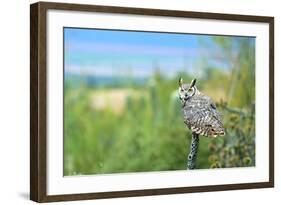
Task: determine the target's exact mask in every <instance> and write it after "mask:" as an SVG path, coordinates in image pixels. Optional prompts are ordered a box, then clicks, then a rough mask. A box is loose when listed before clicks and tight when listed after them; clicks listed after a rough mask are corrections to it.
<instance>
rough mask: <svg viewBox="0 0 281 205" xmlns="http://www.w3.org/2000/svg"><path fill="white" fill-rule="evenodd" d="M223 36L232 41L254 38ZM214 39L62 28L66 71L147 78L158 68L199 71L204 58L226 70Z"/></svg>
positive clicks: (168, 71)
mask: <svg viewBox="0 0 281 205" xmlns="http://www.w3.org/2000/svg"><path fill="white" fill-rule="evenodd" d="M216 37H218V36H216ZM222 37H223V38H229V39H230V40H231V41H233V42H235V41H239V40H240V39H241V40H245V39H247V40H249V41H253V39H254V37H235V36H228V37H227V36H222ZM213 38H214V36H213V35H202V34H178V33H158V32H142V31H120V30H100V29H84V28H64V45H65V48H64V61H65V62H64V65H65V68H64V69H65V74H73V75H80V74H84V75H94V76H126V75H131V76H132V77H134V76H135V77H149V76H151V75H153V73H154V72H155V70H156V69H157V71H159V72H160V73H162V74H164V75H165V76H168V77H174V76H175V75H176V73H178V72H186V73H196V74H198V72H200V71H198V68H201V69H202V62H205V61H207V62H208V65H209V66H212V67H216V68H218V69H223V70H229V69H230V68H231V65H230V64H229V62H226V61H225V60H224V58H223V55H224V53H223V51H222V50H221V49H220V47H219V46H218V45H217V44H216V43H214V39H213ZM253 42H254V41H253ZM234 46H235V44H234ZM232 51H235V47H233V48H232Z"/></svg>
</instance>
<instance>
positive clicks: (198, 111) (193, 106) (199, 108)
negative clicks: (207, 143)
mask: <svg viewBox="0 0 281 205" xmlns="http://www.w3.org/2000/svg"><path fill="white" fill-rule="evenodd" d="M183 114H184V121H185V123H186V125H187V126H188V127H189V128H190V129H191V131H192V132H195V133H197V134H201V135H205V136H207V135H217V134H220V132H221V130H223V125H222V122H221V119H220V114H219V113H218V111H217V110H216V107H215V105H214V103H213V102H212V100H211V99H210V98H209V97H207V96H204V95H199V96H198V97H197V96H196V97H194V98H193V99H191V100H190V101H189V102H188V103H186V105H185V107H184V108H183Z"/></svg>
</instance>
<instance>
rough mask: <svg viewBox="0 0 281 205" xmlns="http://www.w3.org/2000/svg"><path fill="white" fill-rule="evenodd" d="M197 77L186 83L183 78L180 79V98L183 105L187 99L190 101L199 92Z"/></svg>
mask: <svg viewBox="0 0 281 205" xmlns="http://www.w3.org/2000/svg"><path fill="white" fill-rule="evenodd" d="M195 83H196V79H193V80H192V81H191V83H190V84H184V83H183V79H182V78H180V79H179V91H178V93H179V99H180V101H181V102H182V104H183V105H185V103H186V101H188V100H189V99H190V98H191V97H192V96H194V95H195V94H198V93H199V91H198V90H197V88H196V86H195Z"/></svg>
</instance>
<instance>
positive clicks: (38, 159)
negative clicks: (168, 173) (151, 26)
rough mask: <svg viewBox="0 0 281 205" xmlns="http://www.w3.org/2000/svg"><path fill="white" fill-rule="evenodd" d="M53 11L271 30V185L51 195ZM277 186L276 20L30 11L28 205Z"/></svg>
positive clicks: (86, 8) (59, 6) (71, 7)
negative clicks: (50, 46) (50, 22)
mask: <svg viewBox="0 0 281 205" xmlns="http://www.w3.org/2000/svg"><path fill="white" fill-rule="evenodd" d="M49 9H55V10H65V11H83V12H105V13H118V14H136V15H149V16H158V17H165V16H168V17H181V18H198V19H217V20H229V21H242V22H262V23H267V24H269V87H268V89H269V113H270V114H269V133H268V136H265V137H269V167H268V169H269V181H267V182H257V183H240V184H224V185H212V186H209V185H206V186H195V187H177V188H162V189H145V190H130V191H114V192H99V193H86V194H84V193H75V194H68V195H47V191H46V189H47V174H48V173H47V160H46V153H47V148H46V140H47V139H46V138H47V134H46V133H47V126H46V116H47V80H46V76H47V72H48V71H47V67H46V55H47V51H46V40H47V33H46V22H47V19H46V13H47V10H49ZM273 186H274V18H273V17H267V16H249V15H236V14H220V13H205V12H204V13H203V12H189V11H174V10H157V9H143V8H125V7H111V6H96V5H84V4H83V5H82V4H65V3H49V2H38V3H35V4H32V5H31V6H30V199H31V200H33V201H37V202H53V201H67V200H84V199H100V198H114V197H131V196H147V195H160V194H178V193H190V192H209V191H222V190H236V189H252V188H266V187H273Z"/></svg>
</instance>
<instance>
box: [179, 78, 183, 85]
mask: <svg viewBox="0 0 281 205" xmlns="http://www.w3.org/2000/svg"><path fill="white" fill-rule="evenodd" d="M182 85H183V79H182V77H180V79H179V86H180V87H182Z"/></svg>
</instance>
